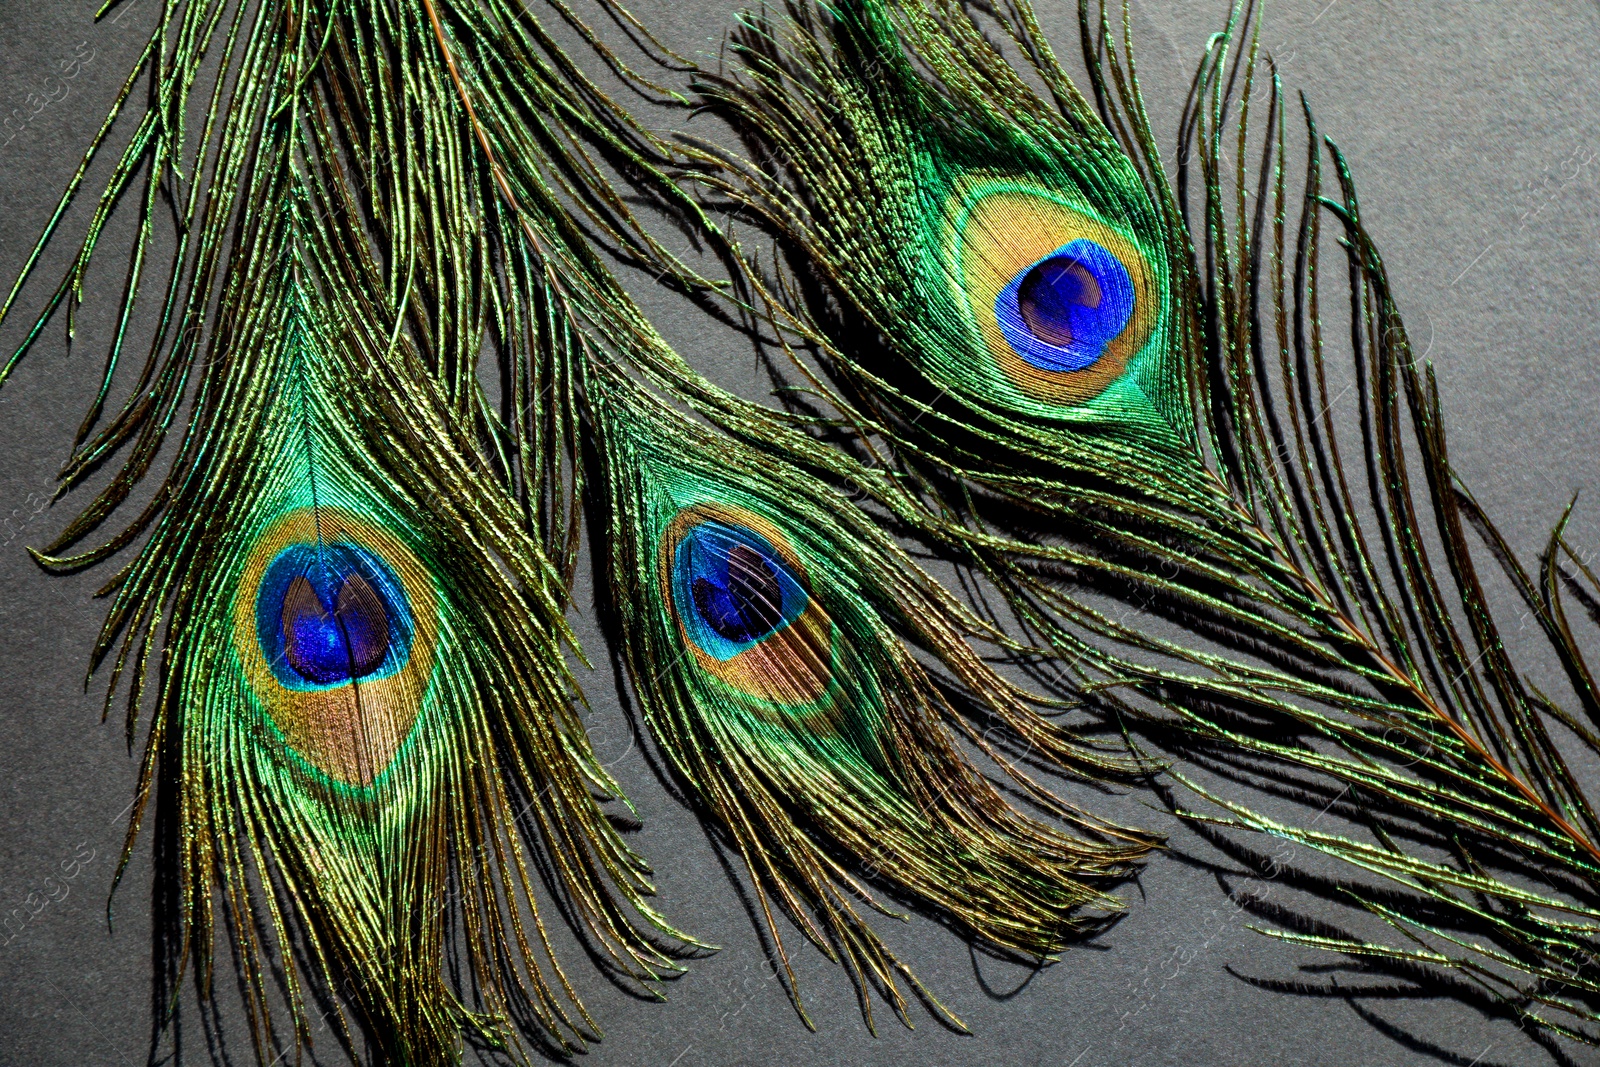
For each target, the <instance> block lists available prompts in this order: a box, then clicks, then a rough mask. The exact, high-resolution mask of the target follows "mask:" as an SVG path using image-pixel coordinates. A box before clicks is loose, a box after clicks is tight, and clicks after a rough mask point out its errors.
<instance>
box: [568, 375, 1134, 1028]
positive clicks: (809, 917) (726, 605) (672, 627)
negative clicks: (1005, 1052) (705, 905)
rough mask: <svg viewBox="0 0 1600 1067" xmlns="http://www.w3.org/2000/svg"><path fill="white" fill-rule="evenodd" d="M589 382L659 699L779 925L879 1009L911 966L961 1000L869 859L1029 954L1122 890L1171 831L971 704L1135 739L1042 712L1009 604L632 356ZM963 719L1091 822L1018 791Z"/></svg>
mask: <svg viewBox="0 0 1600 1067" xmlns="http://www.w3.org/2000/svg"><path fill="white" fill-rule="evenodd" d="M588 392H589V395H590V408H591V410H592V418H593V420H594V422H595V427H596V434H595V439H596V447H597V448H598V449H599V450H600V453H601V456H600V464H601V467H602V470H603V472H604V493H605V497H604V501H603V503H602V505H601V510H602V514H603V515H604V519H603V521H602V528H601V532H600V534H599V537H600V539H601V540H602V541H603V542H604V543H607V544H609V545H610V546H611V551H610V559H609V565H608V573H609V585H610V586H611V589H612V595H611V602H612V605H613V610H615V611H616V612H617V613H618V619H617V622H618V625H617V627H616V639H617V641H618V644H619V646H620V648H621V650H622V654H623V658H624V660H625V662H626V664H627V667H628V669H629V672H630V674H631V676H632V679H633V684H634V689H635V691H636V692H637V694H638V696H639V699H640V700H641V702H642V704H643V709H644V712H645V715H646V718H647V719H648V721H649V723H650V725H651V727H652V729H653V732H654V734H655V736H656V738H657V740H658V741H659V742H660V744H661V745H662V747H663V748H664V749H665V751H666V752H667V753H668V754H669V755H670V757H671V758H672V760H673V761H674V763H675V764H676V766H677V768H678V770H679V771H680V772H681V773H682V775H683V777H684V779H686V781H687V783H688V785H689V787H690V789H691V791H692V793H693V795H694V797H695V799H696V800H698V802H699V803H701V804H702V805H704V807H705V808H706V809H707V810H708V811H709V813H710V815H711V816H712V818H713V819H714V821H715V822H716V823H717V824H718V825H719V826H721V827H722V828H723V829H724V830H725V831H726V833H727V834H728V836H729V837H730V838H731V839H732V841H733V843H734V845H735V846H736V847H737V849H738V850H739V852H740V854H741V855H742V856H743V858H744V861H745V863H746V865H747V866H748V868H749V870H750V874H751V877H752V879H753V881H754V884H755V887H756V891H757V893H758V895H759V897H760V899H761V903H762V907H763V909H764V910H766V912H767V918H768V921H769V925H770V923H771V906H772V905H771V901H772V899H774V898H775V899H776V902H777V903H778V905H779V906H780V907H781V908H782V909H783V910H784V911H785V912H786V913H787V914H788V915H789V916H790V917H791V918H792V919H793V920H794V921H795V922H796V923H797V924H798V925H799V926H800V928H801V929H802V931H804V933H805V934H806V936H807V937H808V938H809V939H810V940H811V941H812V942H813V943H815V944H816V945H817V946H818V947H819V948H821V949H823V951H825V952H827V953H828V954H829V956H830V957H834V958H837V959H839V960H840V961H841V962H843V964H844V965H845V966H846V967H847V969H848V970H849V971H850V973H851V976H852V978H853V979H854V980H855V982H856V984H857V988H858V992H859V995H860V998H861V1005H862V1009H863V1012H864V1013H865V1014H866V1017H867V1021H868V1024H869V1026H870V1024H871V1021H872V1015H871V999H870V994H871V992H872V990H873V989H874V988H876V989H877V990H879V991H880V992H881V993H882V994H883V995H884V996H886V997H887V998H888V999H889V1002H890V1003H891V1005H892V1006H893V1007H894V1009H895V1011H896V1013H897V1014H898V1015H899V1016H900V1017H901V1019H902V1020H903V1021H907V1022H909V1020H908V1019H907V1017H906V1011H905V1002H904V998H903V995H902V994H901V992H900V990H899V987H898V983H897V981H896V977H897V975H898V976H903V977H904V978H905V979H906V980H907V981H908V982H909V983H910V984H911V985H912V987H913V988H914V990H915V991H916V992H917V993H918V994H919V995H921V996H922V997H923V998H924V999H925V1000H926V1001H927V1002H928V1003H929V1004H930V1006H932V1007H933V1008H934V1009H935V1010H937V1011H938V1012H939V1013H940V1014H941V1015H942V1016H943V1017H944V1018H945V1019H946V1020H947V1021H948V1022H951V1023H952V1024H955V1025H959V1021H958V1020H957V1019H956V1018H955V1017H954V1016H953V1015H951V1014H950V1013H949V1012H948V1011H947V1010H946V1009H944V1008H943V1007H942V1006H941V1005H939V1003H938V1001H937V1000H936V999H934V998H933V996H932V994H930V993H929V992H928V991H927V990H926V989H925V988H924V987H923V986H922V985H921V984H920V983H919V982H918V981H917V979H916V978H915V976H913V975H912V974H911V972H910V970H909V969H908V968H906V967H905V965H904V964H901V963H899V962H898V961H897V960H896V959H895V958H894V956H893V955H892V953H891V952H890V950H889V949H888V948H887V947H886V946H885V945H884V944H883V942H882V941H881V940H880V939H879V937H878V935H877V934H876V933H875V932H874V931H873V930H872V929H871V927H869V926H868V925H866V923H864V922H863V921H862V918H861V916H860V914H859V912H858V910H857V906H856V904H855V902H854V901H853V900H852V897H855V896H859V897H860V898H861V899H862V900H864V901H865V903H866V904H867V906H869V907H872V908H874V909H877V910H880V911H882V910H884V907H883V905H881V904H879V903H878V902H877V901H876V900H875V899H874V897H873V896H872V895H871V894H870V893H869V892H868V890H867V888H866V885H865V884H864V883H863V882H862V880H861V873H862V872H861V870H860V865H862V864H864V866H865V868H866V871H865V873H866V874H867V875H869V876H870V877H871V878H873V880H875V881H877V882H880V883H883V884H885V885H886V886H887V888H889V889H890V890H891V891H893V892H896V893H898V894H901V895H904V896H909V897H911V898H913V899H916V900H919V901H922V902H924V903H926V904H929V905H931V906H933V907H934V908H936V909H938V910H939V911H940V912H942V913H943V914H945V915H947V916H949V917H950V918H951V919H952V920H953V921H954V922H955V923H956V924H957V925H958V926H959V927H961V928H963V929H965V930H966V931H968V932H969V933H970V934H972V935H975V936H977V937H979V938H981V939H982V940H983V941H984V942H985V943H987V944H989V945H991V946H993V947H995V948H998V949H1000V950H1002V951H1006V952H1010V953H1015V954H1019V955H1021V956H1024V957H1026V958H1031V959H1042V958H1046V957H1048V956H1050V955H1051V954H1052V953H1053V952H1054V951H1055V950H1057V949H1058V948H1059V947H1060V946H1061V945H1062V944H1063V943H1065V941H1066V940H1068V939H1069V938H1070V937H1072V936H1075V935H1080V934H1081V933H1082V932H1083V931H1085V930H1088V929H1091V928H1093V927H1094V926H1096V925H1099V924H1100V923H1101V922H1102V921H1103V916H1104V915H1106V914H1107V913H1110V912H1114V911H1116V910H1118V909H1120V907H1121V905H1120V902H1118V901H1117V900H1116V899H1115V898H1113V897H1110V896H1108V895H1107V894H1106V893H1105V892H1104V891H1103V888H1100V887H1103V886H1104V885H1106V884H1108V883H1109V882H1110V881H1112V880H1114V879H1117V878H1120V877H1123V876H1125V875H1126V874H1127V873H1129V872H1130V870H1131V865H1132V864H1133V863H1134V862H1135V861H1136V860H1137V859H1139V858H1140V857H1141V856H1142V855H1143V854H1144V853H1145V852H1146V851H1148V849H1149V847H1150V844H1151V841H1150V839H1149V838H1147V837H1146V836H1144V835H1140V834H1137V833H1134V832H1131V831H1128V830H1124V829H1122V828H1119V827H1116V826H1114V825H1111V824H1109V823H1106V822H1104V821H1101V820H1098V819H1095V818H1093V817H1091V816H1089V815H1087V814H1085V813H1082V812H1080V811H1078V810H1076V809H1075V808H1073V807H1070V806H1068V805H1066V804H1063V803H1062V802H1060V801H1058V800H1056V799H1055V798H1053V797H1052V796H1051V795H1050V794H1048V793H1046V792H1044V791H1043V790H1042V789H1040V788H1039V787H1038V786H1036V785H1035V784H1034V783H1033V782H1031V781H1029V780H1028V778H1027V777H1026V776H1025V775H1024V774H1023V773H1022V772H1021V770H1020V769H1019V768H1018V767H1017V766H1016V765H1014V764H1011V763H1009V762H1008V761H1006V760H1005V759H1004V757H1003V755H1002V753H1003V750H1004V747H1005V746H1004V745H1003V744H1002V743H1001V740H1000V739H1001V738H1004V737H1006V736H1008V735H1009V734H1011V733H1012V732H1013V730H1010V729H1007V728H1006V727H1004V726H1003V725H1002V726H1001V728H1000V729H998V730H990V731H986V732H985V733H983V734H980V733H979V732H978V731H977V730H976V729H975V728H974V727H973V725H971V722H970V721H969V719H970V717H971V715H972V711H971V710H969V707H970V706H973V705H975V706H976V708H977V709H979V710H982V711H986V712H987V714H988V715H989V716H991V717H993V718H994V719H996V720H998V722H999V723H1001V724H1004V723H1013V724H1016V725H1015V727H1014V730H1015V731H1016V732H1021V731H1024V730H1031V737H1032V738H1033V740H1034V741H1035V742H1036V743H1038V744H1039V746H1040V747H1041V748H1046V749H1047V750H1048V751H1051V752H1052V753H1053V754H1054V755H1055V756H1056V758H1057V759H1058V760H1063V761H1070V762H1071V763H1073V764H1074V765H1075V766H1077V767H1078V768H1079V769H1080V770H1089V771H1095V772H1100V773H1104V772H1106V771H1107V770H1110V769H1115V767H1116V764H1117V760H1116V758H1115V757H1114V756H1109V755H1108V754H1106V753H1104V752H1100V751H1096V750H1095V749H1094V748H1092V747H1091V746H1088V745H1086V744H1082V743H1079V742H1076V741H1074V739H1073V738H1071V736H1070V735H1069V734H1067V733H1066V732H1065V731H1063V730H1061V729H1060V728H1059V727H1054V726H1053V725H1051V724H1050V723H1049V721H1048V720H1045V719H1043V718H1041V717H1040V716H1038V714H1037V713H1036V712H1035V711H1034V710H1033V709H1032V708H1030V707H1028V706H1027V705H1026V702H1025V700H1024V696H1023V694H1021V693H1020V692H1018V691H1017V690H1016V689H1015V688H1014V687H1012V686H1011V685H1009V684H1008V683H1006V682H1005V681H1004V680H1003V679H1001V678H1000V677H999V676H998V675H997V674H995V673H994V671H993V670H992V668H990V667H989V666H988V665H987V664H985V663H984V662H983V661H982V660H981V659H980V658H979V657H978V655H977V654H976V653H975V652H974V651H973V649H972V648H971V647H970V646H969V645H968V644H967V640H968V639H969V637H972V636H978V637H988V638H989V639H990V640H994V639H995V635H994V634H993V633H992V632H989V631H988V628H987V627H985V626H983V625H982V624H981V623H979V622H978V620H976V619H975V618H972V617H971V616H969V615H968V614H967V613H966V612H964V611H963V610H962V609H961V608H960V605H959V604H958V603H957V602H956V601H954V600H953V598H951V597H950V595H949V594H948V593H946V592H945V591H944V590H943V589H942V588H941V587H940V586H939V585H937V584H936V583H935V582H934V581H933V580H932V579H930V578H929V577H928V576H927V575H925V574H924V573H922V572H921V570H920V569H919V568H917V567H916V566H915V564H913V563H912V562H911V560H910V559H909V558H907V557H906V556H905V554H904V552H903V550H901V549H900V548H899V547H898V545H896V544H895V542H894V541H893V540H891V539H889V538H888V537H886V536H885V535H883V534H882V533H881V532H880V531H878V530H877V529H876V528H875V527H873V526H872V525H871V524H870V523H869V522H867V521H866V520H865V519H864V518H863V517H862V516H861V515H860V514H859V513H858V512H857V511H856V510H855V509H854V508H853V507H852V506H851V505H850V504H849V503H848V502H847V501H845V500H844V499H843V498H842V497H840V496H839V495H838V494H836V493H834V492H832V491H831V490H828V489H827V488H825V487H822V486H819V485H818V484H816V482H815V480H814V479H810V478H807V477H804V476H803V475H801V474H800V472H798V471H795V470H793V469H786V468H784V467H782V466H780V465H775V464H773V463H772V462H771V461H770V459H769V458H768V457H766V456H764V455H762V454H760V453H759V452H757V451H755V450H754V449H751V448H749V447H746V446H742V445H741V444H740V443H739V442H737V441H733V440H729V439H728V438H726V437H723V436H722V435H719V434H717V433H716V432H715V431H713V430H711V429H710V428H708V427H705V426H703V425H702V424H698V423H695V422H692V421H690V420H688V419H686V418H685V417H683V416H681V415H679V414H677V413H676V412H674V411H672V410H671V409H669V408H667V407H665V406H664V405H663V404H662V402H661V401H660V400H657V399H655V398H654V397H653V396H652V395H651V394H649V393H647V392H645V391H644V390H643V389H641V388H640V387H639V386H638V385H636V384H634V383H633V382H632V381H631V380H629V379H626V378H622V377H620V376H618V375H617V374H616V373H615V372H614V371H613V372H607V373H604V374H597V375H596V376H595V377H594V378H592V379H591V380H590V382H589V383H588ZM913 647H917V648H921V649H923V650H925V651H926V652H927V653H928V654H929V655H931V656H932V657H934V659H935V661H936V662H937V663H938V664H939V666H940V667H941V668H942V670H943V671H944V672H945V674H944V675H943V676H941V677H936V676H935V675H933V674H932V673H930V672H929V670H928V669H927V668H925V667H924V666H923V665H922V664H921V663H919V661H918V659H917V658H916V657H915V656H914V655H913V654H912V648H913ZM962 705H968V706H969V707H963V706H962ZM958 737H964V738H965V739H966V740H968V741H970V742H971V743H973V744H975V745H976V746H977V747H978V748H979V749H980V750H982V751H983V752H984V753H986V754H987V755H988V756H990V757H992V758H995V759H997V760H1000V761H1001V766H1002V767H1003V768H1006V769H1007V770H1008V771H1009V772H1010V777H1011V779H1012V783H1013V784H1014V785H1016V786H1019V787H1021V788H1023V789H1024V790H1026V791H1027V793H1028V794H1029V795H1030V796H1031V797H1032V799H1033V801H1034V802H1035V803H1036V804H1038V805H1039V806H1040V807H1041V808H1043V809H1044V810H1045V811H1047V812H1049V813H1051V814H1053V815H1055V816H1056V817H1058V818H1061V819H1063V820H1065V821H1066V822H1068V823H1069V824H1072V825H1073V826H1074V827H1075V828H1076V830H1077V831H1078V832H1077V833H1066V832H1063V831H1061V830H1058V829H1055V828H1053V827H1051V826H1049V825H1046V824H1045V823H1044V822H1042V821H1040V820H1038V819H1037V818H1034V817H1030V816H1027V815H1024V814H1022V813H1020V812H1018V811H1017V810H1015V809H1014V808H1013V807H1012V806H1011V803H1010V802H1009V801H1008V800H1007V799H1006V798H1005V796H1004V795H1003V794H1002V792H1001V791H1000V790H999V789H998V788H997V787H996V785H995V783H993V782H991V781H990V779H989V778H988V777H986V776H985V775H983V774H981V773H980V772H979V771H978V769H977V768H976V767H975V766H974V765H973V764H972V762H971V761H970V760H969V759H968V758H967V757H966V756H965V755H964V754H963V753H962V751H961V748H960V747H959V746H958V744H957V738H958ZM841 854H842V855H843V856H846V857H852V858H854V860H855V861H856V864H857V866H856V867H854V868H853V867H852V866H850V865H846V864H845V863H841V862H840V859H839V858H838V857H839V856H840V855H841ZM1086 908H1088V909H1096V910H1098V911H1099V912H1100V916H1092V915H1089V914H1086V913H1085V912H1084V909H1086ZM770 929H771V931H772V934H773V937H774V940H775V942H776V945H777V949H778V953H779V955H780V957H781V958H782V959H783V963H784V967H785V970H786V971H787V968H788V960H787V955H786V953H785V951H784V949H783V944H782V937H781V934H780V933H779V932H778V929H777V927H776V926H770ZM788 977H789V981H790V989H791V994H792V995H793V996H794V998H795V1003H796V1006H797V1007H799V1004H800V1001H799V995H798V991H796V990H795V989H794V987H793V974H792V972H791V973H789V975H788ZM800 1010H801V1014H802V1017H803V1018H804V1017H805V1016H804V1009H803V1008H801V1009H800ZM807 1023H808V1025H809V1019H807Z"/></svg>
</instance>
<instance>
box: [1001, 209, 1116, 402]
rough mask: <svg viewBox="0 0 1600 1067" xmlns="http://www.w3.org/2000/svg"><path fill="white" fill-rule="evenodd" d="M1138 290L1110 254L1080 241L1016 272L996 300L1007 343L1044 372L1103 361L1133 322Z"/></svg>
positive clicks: (1068, 369)
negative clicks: (1115, 341) (1119, 335)
mask: <svg viewBox="0 0 1600 1067" xmlns="http://www.w3.org/2000/svg"><path fill="white" fill-rule="evenodd" d="M1133 311H1134V286H1133V279H1132V277H1131V276H1130V275H1129V274H1128V268H1127V267H1126V266H1124V265H1123V263H1122V261H1121V260H1119V259H1118V258H1117V257H1116V256H1115V255H1114V254H1113V253H1112V252H1111V251H1110V250H1109V249H1107V248H1106V247H1105V246H1104V245H1101V244H1099V243H1097V242H1095V241H1091V240H1089V239H1087V238H1079V239H1077V240H1075V241H1072V242H1071V243H1069V244H1066V245H1063V246H1061V247H1060V248H1058V249H1056V250H1055V251H1054V252H1052V253H1050V254H1049V255H1047V256H1045V257H1044V258H1042V259H1039V260H1037V261H1035V262H1033V263H1031V264H1029V265H1028V266H1027V267H1024V268H1023V269H1022V270H1020V271H1018V272H1017V273H1016V275H1015V276H1013V277H1012V279H1011V281H1010V282H1009V283H1008V284H1007V285H1006V286H1005V287H1004V288H1003V289H1001V290H1000V294H999V296H997V297H996V298H995V305H994V313H995V318H996V320H998V322H999V325H1000V332H1001V334H1002V335H1003V336H1004V337H1005V340H1006V343H1007V344H1008V345H1010V346H1011V348H1012V349H1014V350H1015V351H1016V353H1017V355H1019V356H1021V357H1022V358H1023V359H1024V360H1026V361H1027V362H1028V363H1029V364H1031V365H1032V366H1034V367H1037V368H1039V369H1040V370H1046V371H1077V370H1082V369H1084V368H1085V367H1088V366H1090V365H1092V364H1093V363H1095V362H1096V361H1097V360H1099V359H1100V357H1101V356H1103V355H1104V354H1105V352H1106V348H1107V346H1109V345H1110V344H1111V342H1112V341H1113V340H1115V339H1116V337H1117V335H1118V334H1120V333H1122V331H1123V330H1124V329H1125V328H1126V327H1127V325H1128V321H1129V320H1130V319H1131V318H1132V317H1133Z"/></svg>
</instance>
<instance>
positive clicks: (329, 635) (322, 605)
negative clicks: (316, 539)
mask: <svg viewBox="0 0 1600 1067" xmlns="http://www.w3.org/2000/svg"><path fill="white" fill-rule="evenodd" d="M414 629H415V627H414V624H413V621H412V618H411V608H410V604H409V602H408V601H407V599H406V594H405V587H404V585H402V584H401V582H400V580H399V578H397V577H396V576H395V573H394V571H392V570H391V569H390V568H389V566H388V565H387V564H386V563H384V562H383V560H382V559H380V558H379V557H378V556H376V555H374V554H373V553H371V552H369V551H367V550H366V549H364V548H362V547H360V546H359V545H354V544H349V543H347V542H335V543H333V544H322V545H311V544H296V545H290V546H289V547H287V548H285V549H284V550H283V551H282V552H280V553H278V555H277V556H276V557H275V558H274V559H273V561H272V562H271V563H270V564H268V566H267V569H266V573H265V574H264V575H263V576H262V579H261V586H260V588H259V590H258V591H257V593H256V638H257V640H259V641H260V643H261V651H262V655H263V656H264V657H265V659H266V661H267V664H268V666H269V668H270V669H271V670H272V673H273V675H274V676H275V677H276V678H277V680H278V681H279V682H280V683H281V684H283V685H284V686H285V687H286V688H289V689H299V690H305V689H325V688H330V687H332V686H338V685H344V684H347V683H349V682H352V681H356V680H358V679H364V678H380V677H387V676H389V675H391V674H394V673H395V672H396V671H398V670H399V669H400V668H401V667H403V666H405V663H406V659H407V657H408V656H409V654H410V651H411V639H412V636H413V633H414Z"/></svg>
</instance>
